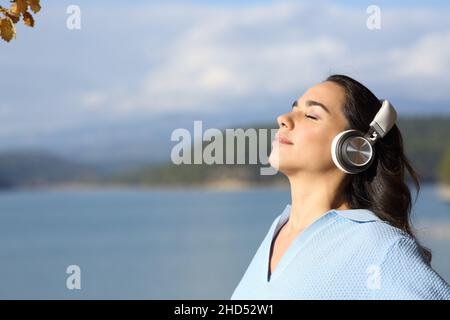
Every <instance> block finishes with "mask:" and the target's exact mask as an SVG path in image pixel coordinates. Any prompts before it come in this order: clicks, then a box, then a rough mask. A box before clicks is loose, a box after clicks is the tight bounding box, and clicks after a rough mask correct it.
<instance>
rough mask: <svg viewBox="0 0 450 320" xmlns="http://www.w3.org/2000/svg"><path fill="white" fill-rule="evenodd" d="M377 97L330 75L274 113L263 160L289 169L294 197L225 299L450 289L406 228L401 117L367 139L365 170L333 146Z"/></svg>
mask: <svg viewBox="0 0 450 320" xmlns="http://www.w3.org/2000/svg"><path fill="white" fill-rule="evenodd" d="M380 106H381V103H380V101H379V100H378V98H377V97H375V95H374V94H373V93H372V92H371V91H370V90H369V89H367V88H366V87H365V86H364V85H362V84H361V83H359V82H357V81H355V80H353V79H352V78H350V77H347V76H344V75H333V76H330V77H328V78H327V79H326V81H324V82H322V83H319V84H317V85H316V86H314V87H312V88H310V89H309V90H308V91H306V93H305V94H304V95H303V96H302V97H301V98H300V99H298V100H297V101H296V102H294V105H293V107H292V110H291V111H290V112H288V113H286V114H283V115H281V116H279V117H278V119H277V120H278V124H279V127H280V129H279V131H278V134H277V138H276V139H275V140H274V142H273V148H272V152H271V155H270V157H269V161H270V164H271V165H272V166H273V167H276V168H277V169H278V170H279V171H281V172H282V173H283V174H284V175H286V176H287V177H288V179H289V182H290V186H291V204H290V205H287V206H286V208H285V209H284V211H283V212H282V213H281V214H280V215H279V216H278V217H277V218H276V219H275V221H274V222H273V223H272V226H271V227H270V229H269V232H268V234H267V235H266V237H265V239H264V240H263V242H262V244H261V245H260V247H259V249H258V250H257V252H256V254H255V256H254V257H253V259H252V261H251V263H250V265H249V266H248V269H247V271H246V272H245V274H244V276H243V278H242V279H241V281H240V283H239V284H238V286H237V287H236V289H235V291H234V293H233V295H232V297H231V299H450V286H449V285H448V284H447V283H446V282H445V281H444V280H443V279H442V278H441V277H440V276H439V275H438V274H437V273H436V272H435V271H434V270H433V269H432V268H431V266H430V261H431V254H430V252H429V251H428V250H426V249H425V248H423V247H421V246H420V245H419V244H418V242H417V241H416V239H415V238H414V235H413V233H412V230H411V225H410V222H409V216H410V211H411V194H410V190H409V188H408V186H407V184H406V182H405V173H406V171H407V172H408V173H409V176H410V178H411V179H412V182H413V183H414V184H415V186H416V189H417V191H418V190H419V183H418V178H417V174H416V173H415V171H414V170H413V168H412V167H411V165H410V164H409V162H408V160H407V158H406V156H405V154H404V151H403V143H402V136H401V134H400V131H399V129H398V127H397V126H396V125H394V124H392V125H393V126H392V128H391V129H390V130H389V129H388V132H387V133H386V134H385V136H383V137H382V138H379V139H377V140H376V142H374V143H373V149H374V156H373V161H372V162H371V163H369V164H368V167H367V168H366V169H365V170H364V171H362V172H359V173H352V174H350V173H351V172H350V173H348V172H345V170H342V168H339V167H341V166H339V165H338V164H335V163H336V161H335V160H333V157H332V152H330V150H331V146H332V142H333V140H335V139H334V138H335V137H336V136H337V135H338V134H339V133H340V132H342V131H344V130H348V129H356V130H359V131H360V132H362V133H366V132H368V130H369V124H371V121H372V120H373V119H374V117H375V116H376V115H377V113H378V111H379V110H380ZM377 116H378V115H377Z"/></svg>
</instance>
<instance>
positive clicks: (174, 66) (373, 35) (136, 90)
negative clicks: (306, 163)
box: [0, 0, 450, 158]
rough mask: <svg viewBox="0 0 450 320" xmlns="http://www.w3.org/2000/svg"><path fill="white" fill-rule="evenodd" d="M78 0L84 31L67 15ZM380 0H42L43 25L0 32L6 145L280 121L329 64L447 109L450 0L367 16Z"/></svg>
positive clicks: (125, 151) (102, 150)
mask: <svg viewBox="0 0 450 320" xmlns="http://www.w3.org/2000/svg"><path fill="white" fill-rule="evenodd" d="M3 2H6V1H4V0H0V3H3ZM69 4H78V5H79V6H80V8H81V13H82V16H81V19H82V29H81V30H78V31H70V30H68V29H67V28H66V19H67V17H68V15H67V14H66V8H67V6H68V5H69ZM371 4H374V3H373V2H372V1H370V2H369V1H368V2H364V1H341V2H338V1H334V2H332V1H320V2H313V3H312V2H302V1H246V2H242V1H205V0H201V1H200V0H196V1H182V2H181V1H178V2H170V1H86V0H83V1H55V0H54V1H43V2H42V7H43V10H42V12H40V13H39V14H37V15H36V27H35V28H34V29H30V28H25V27H23V26H19V27H18V28H17V29H18V34H17V39H15V40H14V41H12V42H11V43H9V44H6V43H4V42H0V57H1V59H0V68H1V70H2V75H3V76H2V77H0V85H1V88H2V91H3V92H8V95H7V96H6V97H3V98H2V100H1V101H0V117H1V119H2V126H1V127H0V150H6V149H11V148H47V149H50V150H55V151H58V152H63V153H65V154H69V155H73V156H80V155H89V157H91V158H95V157H97V158H98V157H100V158H101V157H105V155H107V154H110V153H111V150H114V149H115V148H117V146H120V148H119V149H120V152H116V153H114V154H112V155H111V157H112V156H115V155H121V156H123V157H127V156H132V155H136V156H137V157H138V156H139V155H142V154H143V153H147V154H149V153H151V151H150V150H152V149H154V146H161V148H163V147H164V146H168V145H170V140H169V139H170V132H171V130H173V129H174V128H178V127H188V128H189V126H192V121H193V120H204V121H205V126H212V127H224V126H227V127H231V126H234V125H238V124H246V123H256V122H259V121H265V122H269V121H275V118H276V116H277V115H278V114H280V113H283V112H286V111H288V109H289V107H290V104H291V103H292V101H293V100H294V99H296V98H297V97H298V96H300V95H301V94H302V93H303V92H304V91H305V90H306V89H307V88H308V87H309V86H312V85H314V84H315V83H316V82H318V81H321V80H323V79H324V78H325V77H326V76H327V75H329V74H331V73H346V74H349V75H351V76H354V77H355V78H357V79H358V80H360V81H361V82H363V83H365V84H366V85H367V86H368V87H369V88H371V89H372V90H373V91H374V93H375V94H376V95H378V96H379V97H380V98H389V99H391V101H393V103H394V105H395V106H396V108H397V109H398V111H399V114H400V116H406V115H412V114H423V115H429V114H450V92H449V91H448V88H449V87H450V77H449V76H448V75H449V74H450V21H449V20H448V16H450V7H449V5H448V4H447V2H446V1H426V2H425V1H423V2H420V1H396V2H395V4H392V1H378V2H377V3H376V4H377V5H379V7H380V9H381V29H380V30H369V29H368V28H367V27H366V20H367V18H368V14H367V13H366V8H367V6H368V5H371ZM147 146H148V147H147ZM144 149H147V150H144ZM89 157H88V158H89Z"/></svg>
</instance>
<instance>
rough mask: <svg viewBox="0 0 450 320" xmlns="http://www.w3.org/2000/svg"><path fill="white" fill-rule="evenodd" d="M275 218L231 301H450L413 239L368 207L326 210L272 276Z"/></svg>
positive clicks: (278, 222)
mask: <svg viewBox="0 0 450 320" xmlns="http://www.w3.org/2000/svg"><path fill="white" fill-rule="evenodd" d="M289 214H290V205H287V206H286V208H285V209H284V211H283V212H282V213H281V214H280V215H279V216H278V217H277V218H276V219H275V220H274V222H273V223H272V225H271V227H270V229H269V232H268V233H267V235H266V237H265V238H264V240H263V242H262V243H261V245H260V246H259V248H258V250H257V252H256V254H255V255H254V257H253V259H252V260H251V262H250V265H249V266H248V268H247V270H246V272H245V273H244V275H243V277H242V279H241V281H240V282H239V284H238V285H237V287H236V289H235V290H234V292H233V294H232V296H231V299H233V300H234V299H450V286H449V285H448V284H447V283H446V282H445V281H444V280H443V279H442V278H441V277H440V276H439V275H438V274H437V273H436V272H435V271H434V270H433V269H432V268H431V266H430V265H429V263H428V262H427V261H426V259H424V258H423V256H422V255H421V253H420V249H419V247H418V245H417V243H416V241H415V240H414V239H413V238H412V237H410V236H409V235H408V234H407V233H405V232H403V231H402V230H400V229H398V228H395V227H393V226H391V225H389V224H388V223H386V222H384V221H382V220H380V219H379V218H378V217H377V216H376V215H375V214H374V213H373V212H372V211H370V210H366V209H351V210H334V209H333V210H330V211H328V212H327V213H325V214H324V215H323V216H322V217H320V218H319V219H317V220H316V221H315V222H314V223H312V224H311V225H310V226H309V227H307V228H306V229H305V230H304V231H303V232H302V233H300V234H299V235H298V236H297V237H296V238H295V239H294V240H293V241H292V243H291V244H290V246H289V248H288V249H287V250H286V251H285V253H284V255H283V257H282V258H281V260H280V261H279V262H278V265H277V266H276V268H275V271H274V272H273V273H272V275H271V276H270V278H269V277H268V270H269V254H270V247H271V244H272V241H273V238H274V236H275V235H276V233H277V232H278V230H279V229H280V228H281V227H282V226H283V225H284V224H285V223H286V222H287V220H288V219H289Z"/></svg>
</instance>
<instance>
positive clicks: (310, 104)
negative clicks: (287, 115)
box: [292, 100, 331, 114]
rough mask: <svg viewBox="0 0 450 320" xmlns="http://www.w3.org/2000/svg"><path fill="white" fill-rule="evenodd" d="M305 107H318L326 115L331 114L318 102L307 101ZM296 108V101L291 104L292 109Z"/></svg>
mask: <svg viewBox="0 0 450 320" xmlns="http://www.w3.org/2000/svg"><path fill="white" fill-rule="evenodd" d="M305 105H306V106H307V107H311V106H319V107H321V108H322V109H323V110H324V111H325V112H326V113H328V114H331V112H330V110H329V109H328V108H327V107H326V106H325V105H324V104H323V103H320V102H318V101H314V100H307V101H306V103H305ZM297 106H298V102H297V100H295V101H294V103H293V104H292V108H294V107H297Z"/></svg>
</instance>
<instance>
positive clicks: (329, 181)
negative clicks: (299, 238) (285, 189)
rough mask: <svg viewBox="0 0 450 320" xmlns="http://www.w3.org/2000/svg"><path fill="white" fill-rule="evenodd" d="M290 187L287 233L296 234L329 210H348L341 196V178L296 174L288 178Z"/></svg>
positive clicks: (329, 175) (336, 176) (333, 175)
mask: <svg viewBox="0 0 450 320" xmlns="http://www.w3.org/2000/svg"><path fill="white" fill-rule="evenodd" d="M288 178H289V182H290V185H291V212H290V216H289V220H288V222H287V223H286V229H287V231H288V232H290V233H291V232H292V233H298V232H300V231H302V230H304V229H305V228H307V227H308V226H309V225H310V224H311V223H313V222H314V221H315V220H317V219H319V218H320V217H321V216H322V215H324V214H325V213H326V212H328V211H330V210H331V209H336V210H346V209H350V207H349V206H348V204H347V203H345V202H344V201H343V200H342V199H341V197H340V195H341V189H342V187H341V185H342V180H343V179H342V176H339V175H336V174H326V175H322V176H318V175H317V174H310V173H298V174H296V175H294V176H288Z"/></svg>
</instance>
